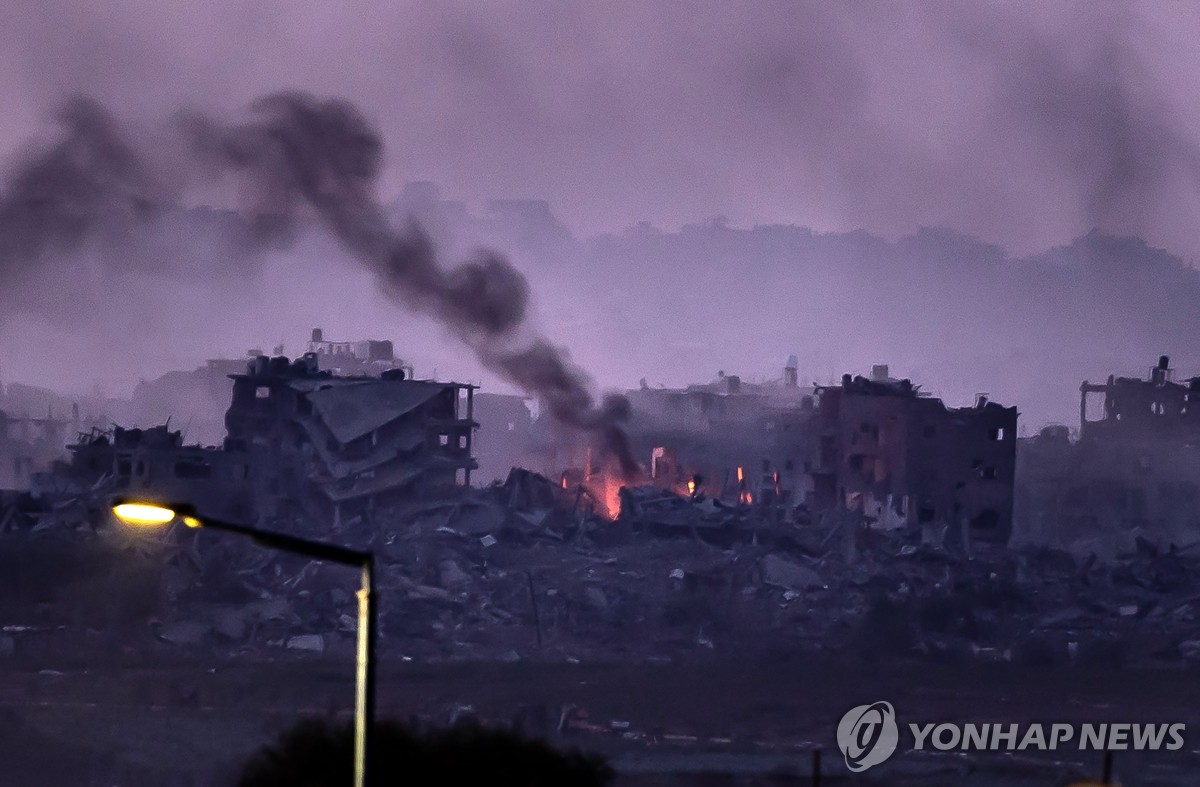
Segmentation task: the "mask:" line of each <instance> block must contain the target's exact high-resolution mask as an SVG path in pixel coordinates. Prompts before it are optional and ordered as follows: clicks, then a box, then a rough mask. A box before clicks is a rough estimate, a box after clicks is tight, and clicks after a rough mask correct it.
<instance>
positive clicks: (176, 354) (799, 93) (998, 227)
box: [0, 0, 1200, 393]
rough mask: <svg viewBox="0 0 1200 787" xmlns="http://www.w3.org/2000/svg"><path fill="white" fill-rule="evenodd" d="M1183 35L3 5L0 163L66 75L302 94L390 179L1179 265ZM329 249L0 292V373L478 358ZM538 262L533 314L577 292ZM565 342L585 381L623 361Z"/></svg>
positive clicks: (1131, 29)
mask: <svg viewBox="0 0 1200 787" xmlns="http://www.w3.org/2000/svg"><path fill="white" fill-rule="evenodd" d="M1197 41H1200V9H1197V8H1196V7H1194V6H1192V5H1190V4H1187V3H1183V2H1157V3H1102V2H1081V3H1068V2H1055V3H1045V2H1028V3H1017V2H1003V3H985V2H975V1H972V2H943V3H934V2H930V3H880V2H865V1H864V2H840V3H834V2H819V3H798V2H795V1H794V0H791V1H788V2H757V3H741V2H739V3H732V2H728V1H725V2H712V3H679V2H649V1H648V0H636V1H631V2H624V3H619V2H608V3H604V2H589V3H571V4H568V3H560V2H545V3H531V2H527V3H511V2H487V3H482V2H480V3H471V4H465V3H464V4H452V3H447V2H387V3H384V2H379V3H371V2H362V1H354V2H349V1H347V2H305V1H304V0H292V1H291V2H286V3H282V2H281V3H274V4H267V3H252V2H229V1H228V0H212V1H211V2H206V3H186V4H185V3H179V2H150V1H149V0H146V1H144V2H134V1H133V0H126V1H125V2H111V3H95V4H82V3H78V2H66V1H64V0H48V1H47V2H33V1H32V0H0V91H2V92H0V95H3V96H4V99H5V101H4V111H3V112H0V156H4V157H5V159H6V160H8V161H12V160H13V159H14V157H15V155H17V154H19V153H21V152H22V151H23V150H25V149H27V146H29V145H30V144H36V143H37V142H38V140H39V135H43V136H44V135H45V134H46V132H47V131H48V130H52V129H53V126H52V124H50V123H49V122H48V120H47V118H48V117H49V116H50V115H51V114H52V113H53V111H54V110H55V109H56V108H57V107H58V106H59V105H60V104H61V102H62V101H63V99H64V98H65V97H67V96H69V95H72V94H77V93H83V94H87V95H90V96H93V97H95V98H96V99H98V100H100V101H101V102H103V103H104V104H105V105H106V106H108V107H109V109H111V110H112V111H113V112H114V113H115V114H116V115H118V116H119V117H121V118H123V119H125V120H127V121H129V122H130V123H133V124H144V125H146V126H148V127H149V126H153V125H154V124H156V123H159V122H160V121H161V120H162V119H163V118H165V117H168V116H170V115H171V114H172V113H173V112H175V111H176V110H177V109H179V108H180V107H184V106H195V107H199V108H203V109H205V110H207V111H211V112H214V113H217V114H219V115H227V116H230V117H236V116H237V115H238V114H239V113H241V112H242V111H243V110H244V108H245V106H246V105H247V104H248V103H249V102H251V101H252V100H253V99H255V98H257V97H258V96H261V95H263V94H265V93H269V92H273V91H277V90H280V89H288V88H297V89H302V90H307V91H311V92H313V93H316V94H318V95H340V96H345V97H346V98H348V99H350V100H351V101H353V102H354V103H355V104H357V105H358V106H360V107H361V108H362V110H363V111H364V112H365V113H366V114H367V116H368V117H369V119H370V120H371V122H373V123H374V124H375V125H377V126H378V128H379V129H380V131H381V133H382V135H383V138H384V140H385V143H386V145H387V150H386V162H387V164H386V170H385V175H384V177H383V180H382V185H383V188H384V190H385V192H389V193H395V192H397V191H398V190H399V188H400V186H401V185H402V184H403V183H404V182H405V181H408V180H422V179H424V180H432V181H434V182H436V183H438V184H439V185H440V186H441V187H442V190H443V192H444V193H445V194H447V195H448V196H451V197H454V198H459V199H465V200H467V201H468V203H471V204H474V205H478V204H480V203H481V202H482V201H483V200H485V199H488V198H491V197H539V198H545V199H548V200H549V201H550V203H551V206H552V208H553V210H554V211H555V213H556V214H557V215H558V216H559V217H560V218H561V219H562V220H563V222H564V223H565V224H566V225H567V226H568V227H569V228H570V229H571V230H572V231H573V232H574V233H575V234H576V235H577V236H588V235H592V234H595V233H598V232H603V231H611V230H618V229H620V228H622V227H626V226H629V225H631V224H633V223H635V222H636V221H639V220H650V221H652V222H654V223H656V224H658V225H660V226H663V227H667V228H674V227H678V226H679V225H681V224H685V223H689V222H696V221H699V220H702V219H704V218H706V217H711V216H716V215H724V216H727V217H729V219H730V220H731V221H732V222H733V223H734V224H736V225H741V226H750V225H753V224H757V223H777V222H778V223H794V224H799V225H807V226H811V227H813V228H815V229H817V230H839V231H842V230H852V229H856V228H864V229H867V230H870V231H872V232H876V233H880V234H883V235H886V236H889V237H896V236H898V235H900V234H904V233H909V232H912V231H914V230H915V229H916V228H918V227H920V226H923V225H938V226H945V227H951V228H954V229H956V230H959V231H962V232H965V233H968V234H971V235H975V236H978V237H980V238H982V239H984V240H986V241H989V242H994V243H999V244H1001V245H1003V246H1004V247H1005V248H1006V249H1007V250H1009V251H1010V252H1011V253H1013V254H1014V255H1023V254H1028V253H1032V252H1037V251H1041V250H1044V249H1046V248H1048V247H1050V246H1053V245H1056V244H1060V243H1066V242H1068V241H1070V239H1071V238H1073V237H1076V236H1078V235H1080V234H1082V233H1084V232H1085V231H1086V230H1087V229H1089V228H1090V227H1093V226H1099V227H1102V228H1104V229H1106V230H1109V231H1112V232H1117V233H1136V234H1139V235H1141V236H1143V237H1145V238H1146V239H1147V240H1148V241H1150V242H1151V243H1152V244H1156V245H1160V246H1163V247H1166V248H1168V249H1169V250H1171V251H1172V252H1174V253H1176V254H1179V255H1181V256H1182V257H1184V258H1185V259H1187V260H1189V261H1193V262H1194V261H1195V260H1196V259H1198V258H1200V237H1198V236H1197V235H1196V233H1195V232H1194V231H1193V227H1194V226H1195V223H1196V222H1195V216H1196V215H1197V213H1198V212H1200V199H1198V198H1197V196H1198V195H1197V191H1198V188H1197V186H1198V178H1197V175H1198V173H1200V154H1198V153H1197V145H1196V142H1195V133H1194V130H1195V129H1196V128H1200V101H1197V100H1196V98H1197V96H1196V93H1197V88H1196V80H1195V78H1194V77H1195V75H1196V74H1198V73H1200V45H1197V44H1196V42H1197ZM5 159H0V163H2V162H3V161H4V160H5ZM383 196H384V197H385V198H386V197H387V196H388V193H385V194H384V195H383ZM502 250H503V249H502ZM335 254H336V251H334V250H333V248H332V246H331V245H327V246H320V245H319V244H317V245H315V246H314V245H311V244H310V245H309V246H306V247H305V248H304V249H302V250H300V251H298V252H297V253H279V254H274V255H272V257H271V258H270V259H269V260H268V262H267V265H266V267H265V269H264V270H265V272H264V274H263V276H264V277H265V278H262V279H259V280H258V283H257V284H256V285H255V286H254V287H253V288H249V289H247V290H246V291H238V292H231V291H229V290H228V289H222V286H223V284H222V283H220V282H215V281H214V282H212V283H211V284H210V286H207V287H206V286H200V287H198V288H195V289H189V290H188V292H187V293H186V298H185V299H184V300H183V301H181V302H178V303H177V304H173V305H170V307H168V306H166V305H164V304H165V303H166V301H165V300H164V298H165V296H164V291H163V290H162V288H161V283H157V284H156V283H155V282H152V281H149V280H147V281H144V282H142V284H143V285H144V288H145V289H144V290H142V289H138V288H137V287H131V286H129V282H124V281H123V282H121V283H120V284H119V285H113V286H112V289H114V290H115V291H114V292H104V287H103V286H100V291H102V293H103V295H104V297H105V298H110V299H111V300H110V301H109V302H108V304H109V312H108V313H107V314H106V315H105V318H104V321H103V329H96V327H95V326H94V325H92V324H91V323H89V322H88V321H87V320H86V319H83V318H81V322H80V325H86V326H87V327H84V328H82V329H81V328H80V327H79V326H77V325H75V324H72V323H71V322H69V321H68V322H62V321H60V322H58V323H57V324H56V325H54V326H53V327H52V328H51V329H49V332H46V331H47V328H46V326H45V325H42V324H38V323H37V321H36V320H35V319H33V318H31V317H29V315H21V316H12V315H8V316H7V317H8V319H6V315H3V314H0V379H6V380H12V379H14V377H15V378H17V379H28V380H30V381H34V382H43V383H44V382H52V381H54V380H61V379H63V377H64V375H67V374H70V372H71V370H72V369H73V368H79V369H82V370H86V371H81V373H80V375H79V378H80V379H73V380H72V385H71V387H73V388H74V389H76V390H78V389H81V388H86V387H87V385H86V384H83V382H82V379H81V378H82V377H87V378H88V379H95V380H98V381H101V382H103V383H104V384H105V385H106V386H108V387H109V388H110V390H112V391H113V392H114V393H121V392H122V384H121V382H120V381H125V380H129V379H130V378H131V377H132V376H134V375H136V374H138V373H143V374H145V375H147V376H152V375H154V374H157V373H159V372H161V371H165V370H167V369H171V368H189V367H192V366H194V365H196V364H197V363H198V362H199V361H200V360H201V359H203V358H204V357H206V356H209V355H219V354H229V353H230V352H238V351H240V350H241V349H243V348H244V347H246V346H249V345H252V344H257V345H260V346H264V347H267V348H269V347H270V345H272V344H274V343H275V342H277V341H281V340H284V341H286V342H287V343H288V349H289V350H291V351H293V352H294V351H295V349H296V347H297V344H298V342H299V339H300V338H301V337H302V335H303V332H304V331H306V330H307V328H308V327H310V326H312V325H317V324H321V325H324V326H325V327H327V328H329V329H331V330H333V331H335V332H336V335H339V336H345V338H356V337H357V335H358V333H359V332H366V333H369V334H371V335H376V336H380V337H390V338H395V339H397V341H398V343H399V345H400V346H401V347H403V348H406V353H408V354H416V355H417V357H418V358H419V359H420V360H422V361H424V362H425V371H426V372H428V371H430V370H431V369H430V366H436V365H437V364H438V363H439V362H440V361H439V359H440V358H445V359H446V360H445V361H444V362H441V363H443V367H442V371H445V370H446V365H448V366H449V368H450V370H451V372H450V373H453V374H458V375H460V376H466V375H469V374H473V373H474V372H476V371H477V370H475V369H474V368H473V367H471V366H470V364H469V363H467V364H466V365H461V364H459V365H456V364H458V363H459V362H458V361H457V360H456V359H455V357H454V356H453V353H452V352H450V351H449V350H448V349H447V348H448V347H450V346H451V345H450V343H449V341H450V340H449V339H448V337H447V336H446V335H445V334H444V333H443V332H439V331H438V329H436V328H432V329H431V327H430V325H429V323H428V321H422V320H420V319H419V318H413V317H411V316H410V315H405V314H402V313H398V312H397V310H396V309H395V307H394V306H392V305H391V304H389V303H387V302H386V301H385V299H383V298H382V296H380V295H379V294H378V293H376V292H375V291H374V288H373V286H372V284H371V281H370V278H369V277H368V276H367V275H366V274H364V273H362V272H361V271H358V270H354V269H351V268H346V267H344V266H338V267H337V268H336V271H337V273H336V274H335V275H333V276H330V275H329V274H328V273H327V271H328V268H327V267H324V266H325V263H324V262H323V260H324V259H326V258H328V257H329V256H331V255H335ZM514 261H515V262H516V263H517V264H518V265H521V264H522V260H520V259H516V260H514ZM85 273H86V272H85ZM930 284H931V286H937V283H936V282H931V283H930ZM532 285H533V291H534V299H535V303H537V304H539V305H540V308H541V312H542V313H543V314H547V313H548V314H550V315H551V316H552V319H551V320H550V322H551V325H550V327H551V329H554V328H556V327H558V326H557V325H556V324H555V319H554V318H553V316H554V315H555V314H559V313H562V314H570V313H571V310H572V303H573V299H581V298H585V297H587V295H588V294H587V293H572V292H571V291H570V289H569V283H568V287H567V288H565V289H554V290H551V291H547V287H546V286H539V281H538V280H537V279H536V278H535V280H534V281H533V282H532ZM91 286H92V284H91V283H89V282H88V280H87V278H86V276H85V277H82V278H79V279H76V280H75V281H73V282H71V287H74V288H85V289H86V288H88V287H91ZM60 294H61V293H54V292H51V293H47V294H46V296H45V297H56V296H58V295H60ZM139 301H154V302H155V303H156V305H155V306H154V307H153V308H149V309H147V310H146V311H145V312H141V311H138V310H137V309H135V308H133V307H135V306H136V304H137V303H138V302H139ZM264 302H265V303H267V305H268V306H269V308H267V309H265V310H264V309H263V308H262V304H263V303H264ZM215 314H219V317H216V318H214V317H213V316H212V315H215ZM753 329H754V327H753V326H751V328H750V330H753ZM347 334H351V335H347ZM418 335H419V336H420V339H419V340H418V339H415V338H414V337H416V336H418ZM430 337H432V338H430ZM1048 339H1052V337H1048ZM562 340H563V341H564V342H565V343H571V342H572V341H573V338H572V336H570V335H569V334H568V335H564V336H562ZM575 343H576V344H577V345H578V344H579V342H575ZM584 344H585V345H587V346H586V347H585V348H584V349H583V350H581V351H577V353H576V354H577V357H580V358H581V360H583V361H584V362H585V364H587V365H588V366H589V368H593V369H595V370H596V374H597V376H598V377H599V378H601V380H602V381H605V382H607V381H612V382H620V383H622V384H631V383H632V382H633V380H636V378H637V376H638V375H639V374H640V373H641V372H639V371H638V370H636V369H625V368H622V367H620V365H619V363H617V361H619V359H620V357H621V353H622V352H623V350H622V348H620V347H616V346H606V345H602V344H599V343H597V341H596V340H594V339H593V340H590V341H589V342H585V343H584ZM795 344H796V342H794V343H793V345H795ZM772 352H774V350H772ZM96 358H102V359H103V361H102V365H103V364H112V372H111V373H107V374H106V373H104V372H103V371H97V364H96V362H95V359H96ZM879 360H886V359H879ZM1141 360H1142V359H1138V363H1139V364H1140V363H1141ZM831 363H836V361H833V362H831ZM710 366H711V364H710V363H708V362H705V361H704V360H702V359H701V360H698V361H697V362H696V369H695V370H694V371H681V374H689V375H690V378H691V379H706V377H707V373H708V372H709V371H711V369H710ZM744 371H746V372H747V373H749V374H754V373H762V372H763V371H768V372H769V371H771V370H744ZM684 379H687V378H684ZM114 381H117V382H115V383H114ZM682 381H683V380H676V381H675V382H682Z"/></svg>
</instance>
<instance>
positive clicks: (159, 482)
mask: <svg viewBox="0 0 1200 787" xmlns="http://www.w3.org/2000/svg"><path fill="white" fill-rule="evenodd" d="M69 448H70V451H71V455H72V458H71V463H70V465H69V466H68V467H67V468H66V470H65V476H66V479H67V480H69V481H70V482H73V483H76V484H78V485H79V486H80V487H81V488H89V487H95V486H96V485H102V486H104V487H105V488H107V489H108V490H109V491H112V492H114V493H118V494H125V495H130V496H134V497H136V496H150V497H153V498H156V499H160V500H167V501H174V500H181V501H187V502H190V503H194V504H195V505H196V506H197V507H198V508H200V510H201V511H203V512H204V513H205V514H207V515H209V516H216V517H221V518H226V519H233V520H235V521H248V520H251V519H253V518H254V517H255V515H256V514H257V512H258V510H259V507H260V506H259V500H258V499H257V494H258V492H259V489H258V487H257V485H256V482H257V481H258V479H259V478H260V477H261V475H262V469H263V467H265V466H269V464H270V463H269V461H267V458H266V457H263V456H261V455H255V454H252V453H250V452H248V451H244V450H230V449H223V448H213V447H203V446H199V445H185V444H184V441H183V433H182V432H181V431H178V430H172V429H171V428H170V427H169V426H168V425H165V424H164V425H161V426H155V427H150V428H148V429H123V428H121V427H119V426H117V427H113V428H112V429H110V430H99V429H96V430H93V431H91V432H89V433H87V434H82V435H80V437H79V440H78V441H77V442H76V443H75V444H74V445H72V446H69Z"/></svg>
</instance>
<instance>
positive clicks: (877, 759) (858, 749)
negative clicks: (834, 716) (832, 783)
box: [837, 702, 900, 773]
mask: <svg viewBox="0 0 1200 787" xmlns="http://www.w3.org/2000/svg"><path fill="white" fill-rule="evenodd" d="M837 742H838V748H839V749H841V750H842V754H843V755H845V757H846V767H847V768H849V769H850V770H852V771H854V772H855V773H857V772H859V771H865V770H866V769H867V768H870V767H871V766H873V765H878V764H879V763H881V762H883V761H884V760H886V759H887V758H888V757H891V756H892V752H894V751H896V744H897V743H899V742H900V730H899V729H898V728H897V727H896V711H895V710H893V709H892V704H891V703H890V702H876V703H872V704H871V705H859V706H858V707H855V708H851V709H850V710H848V711H846V715H845V716H842V720H841V721H840V722H838V728H837Z"/></svg>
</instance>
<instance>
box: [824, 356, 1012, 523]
mask: <svg viewBox="0 0 1200 787" xmlns="http://www.w3.org/2000/svg"><path fill="white" fill-rule="evenodd" d="M817 397H818V404H817V418H816V423H815V429H816V432H817V441H816V445H817V450H816V453H815V454H814V455H813V456H812V458H811V460H810V466H809V470H810V475H811V478H812V482H813V488H812V495H811V498H810V501H809V502H810V504H811V506H812V508H813V509H814V510H817V511H823V510H829V509H831V508H839V507H840V508H845V509H848V510H851V511H859V512H862V513H863V514H864V515H866V516H867V517H869V518H870V519H872V520H873V521H874V522H875V523H876V524H877V526H881V527H910V528H920V529H921V530H923V531H924V532H925V533H926V535H927V536H929V537H931V538H933V539H935V540H940V539H941V538H942V537H945V538H947V539H950V540H951V541H956V540H960V541H961V542H962V543H967V544H1004V543H1007V541H1008V539H1009V536H1010V534H1011V531H1012V516H1013V509H1012V505H1013V503H1012V501H1013V484H1014V477H1015V464H1016V430H1017V409H1016V408H1015V407H1004V406H1002V405H1000V404H997V403H995V402H991V401H988V399H987V397H986V396H979V397H978V399H977V400H976V402H975V404H974V405H972V406H969V407H947V406H946V405H945V404H944V403H943V402H942V401H941V400H940V399H937V398H934V397H932V396H928V395H925V394H923V392H921V391H920V390H919V386H916V385H913V383H912V382H911V381H910V380H897V379H893V378H891V377H889V376H888V368H887V366H883V365H880V366H876V367H875V368H874V369H873V370H872V375H871V377H870V378H865V377H851V376H850V375H844V376H843V378H842V384H841V385H840V386H829V387H822V388H820V389H819V390H818V392H817Z"/></svg>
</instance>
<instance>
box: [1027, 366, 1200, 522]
mask: <svg viewBox="0 0 1200 787" xmlns="http://www.w3.org/2000/svg"><path fill="white" fill-rule="evenodd" d="M1020 480H1021V484H1020V496H1019V509H1020V515H1021V520H1022V524H1023V526H1024V529H1025V532H1024V533H1023V535H1024V536H1025V537H1027V538H1030V539H1033V540H1048V541H1058V542H1064V543H1069V542H1072V541H1077V540H1081V539H1082V540H1089V539H1101V540H1105V539H1109V540H1112V541H1113V542H1114V543H1116V542H1124V541H1128V540H1129V539H1130V538H1132V536H1134V535H1139V536H1143V537H1145V538H1147V539H1150V540H1152V541H1157V542H1172V541H1173V542H1175V543H1190V542H1192V541H1195V540H1197V539H1198V538H1200V377H1193V378H1190V379H1187V380H1182V381H1177V380H1176V379H1175V370H1174V369H1172V368H1171V365H1170V359H1169V358H1168V357H1167V356H1163V357H1161V358H1160V359H1159V361H1158V363H1157V364H1156V365H1155V366H1153V367H1152V368H1150V369H1149V371H1148V372H1147V374H1146V376H1145V378H1141V377H1118V376H1116V375H1110V376H1109V377H1108V379H1107V380H1106V381H1105V382H1103V383H1091V382H1086V381H1085V382H1084V383H1082V384H1081V385H1080V401H1079V432H1078V440H1076V441H1072V440H1071V435H1070V431H1069V430H1068V429H1067V428H1066V427H1047V428H1046V429H1043V430H1042V432H1041V433H1040V434H1038V435H1037V436H1036V437H1033V438H1029V439H1027V440H1023V441H1021V453H1020ZM1114 537H1115V538H1114Z"/></svg>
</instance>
